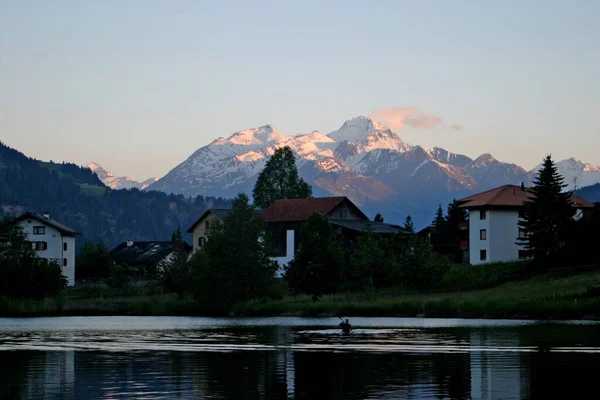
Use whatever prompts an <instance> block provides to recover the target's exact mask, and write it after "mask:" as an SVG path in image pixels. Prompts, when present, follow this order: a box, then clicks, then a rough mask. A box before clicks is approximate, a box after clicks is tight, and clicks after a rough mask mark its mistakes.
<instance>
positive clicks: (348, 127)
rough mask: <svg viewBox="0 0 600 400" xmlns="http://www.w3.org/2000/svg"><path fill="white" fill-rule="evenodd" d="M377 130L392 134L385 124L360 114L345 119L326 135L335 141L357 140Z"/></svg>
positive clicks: (363, 138)
mask: <svg viewBox="0 0 600 400" xmlns="http://www.w3.org/2000/svg"><path fill="white" fill-rule="evenodd" d="M378 131H382V132H385V133H386V134H388V135H394V134H393V133H392V131H390V130H389V129H388V128H386V127H385V126H383V125H381V124H380V123H379V122H377V121H375V120H374V119H372V118H369V117H365V116H362V115H361V116H358V117H356V118H352V119H349V120H347V121H346V122H344V124H343V125H342V126H341V127H340V129H338V130H337V131H333V132H331V133H330V134H329V135H327V136H329V137H330V138H332V139H333V140H335V141H336V142H341V141H344V140H347V141H349V142H359V141H361V140H365V139H367V138H368V137H369V135H371V134H373V133H375V132H378ZM398 139H399V138H398Z"/></svg>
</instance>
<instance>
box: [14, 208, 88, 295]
mask: <svg viewBox="0 0 600 400" xmlns="http://www.w3.org/2000/svg"><path fill="white" fill-rule="evenodd" d="M14 223H17V224H19V226H20V227H21V228H22V229H23V232H24V233H25V234H26V235H27V240H28V241H29V242H31V246H32V248H33V249H34V250H35V251H36V253H37V256H38V257H40V258H44V259H46V260H49V261H55V262H57V263H58V264H59V265H60V266H61V267H62V271H63V275H65V276H66V277H67V281H68V283H67V285H68V286H74V285H75V235H78V234H79V232H77V231H75V230H73V229H71V228H69V227H67V226H65V225H63V224H61V223H60V222H58V221H56V220H54V219H52V218H50V215H49V214H43V215H40V214H35V213H30V212H28V213H25V214H23V215H21V216H20V217H18V218H17V219H16V220H15V221H14Z"/></svg>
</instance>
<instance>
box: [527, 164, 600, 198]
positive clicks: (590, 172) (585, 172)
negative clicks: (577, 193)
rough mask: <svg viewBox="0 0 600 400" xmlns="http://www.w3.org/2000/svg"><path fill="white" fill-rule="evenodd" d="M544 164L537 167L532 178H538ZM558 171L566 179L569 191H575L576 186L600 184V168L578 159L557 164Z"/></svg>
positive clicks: (565, 182) (532, 173)
mask: <svg viewBox="0 0 600 400" xmlns="http://www.w3.org/2000/svg"><path fill="white" fill-rule="evenodd" d="M541 168H542V164H539V165H537V166H536V167H535V168H534V169H532V170H531V172H530V173H531V175H532V177H536V176H537V174H538V172H539V171H540V169H541ZM556 170H557V171H558V173H559V174H561V175H562V176H563V178H564V184H565V185H568V186H567V187H566V189H567V190H573V189H574V188H575V184H577V187H578V188H580V187H583V186H590V185H593V184H595V183H598V182H600V166H596V165H592V164H589V163H587V162H585V161H582V160H580V159H578V158H576V157H571V158H568V159H566V160H561V161H558V162H556Z"/></svg>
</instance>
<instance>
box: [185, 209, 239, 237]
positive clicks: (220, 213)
mask: <svg viewBox="0 0 600 400" xmlns="http://www.w3.org/2000/svg"><path fill="white" fill-rule="evenodd" d="M230 212H231V209H229V208H209V209H208V210H206V211H205V212H204V214H202V215H201V216H200V218H198V219H197V220H196V222H194V223H193V224H192V226H190V228H189V229H188V230H187V233H194V228H195V227H196V225H198V223H199V222H200V221H202V220H203V219H204V218H205V217H206V215H208V213H212V214H214V215H215V216H216V217H217V218H219V219H220V220H221V221H223V220H224V219H225V217H227V215H229V213H230Z"/></svg>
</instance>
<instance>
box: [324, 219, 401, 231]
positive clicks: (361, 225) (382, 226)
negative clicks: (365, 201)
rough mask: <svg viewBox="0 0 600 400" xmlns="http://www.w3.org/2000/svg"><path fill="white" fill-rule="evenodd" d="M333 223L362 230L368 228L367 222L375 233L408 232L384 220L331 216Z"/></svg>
mask: <svg viewBox="0 0 600 400" xmlns="http://www.w3.org/2000/svg"><path fill="white" fill-rule="evenodd" d="M329 222H330V223H331V225H334V226H336V225H337V226H341V227H343V228H347V229H350V230H353V231H362V230H363V229H365V228H366V226H367V224H369V227H370V229H371V231H372V232H373V233H377V234H393V233H407V232H406V229H404V228H403V227H401V226H400V225H394V224H386V223H384V222H375V221H368V220H367V221H365V220H362V219H337V218H331V219H330V220H329Z"/></svg>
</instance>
